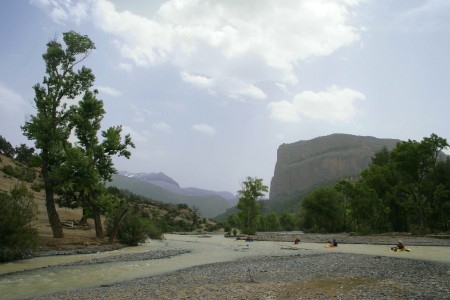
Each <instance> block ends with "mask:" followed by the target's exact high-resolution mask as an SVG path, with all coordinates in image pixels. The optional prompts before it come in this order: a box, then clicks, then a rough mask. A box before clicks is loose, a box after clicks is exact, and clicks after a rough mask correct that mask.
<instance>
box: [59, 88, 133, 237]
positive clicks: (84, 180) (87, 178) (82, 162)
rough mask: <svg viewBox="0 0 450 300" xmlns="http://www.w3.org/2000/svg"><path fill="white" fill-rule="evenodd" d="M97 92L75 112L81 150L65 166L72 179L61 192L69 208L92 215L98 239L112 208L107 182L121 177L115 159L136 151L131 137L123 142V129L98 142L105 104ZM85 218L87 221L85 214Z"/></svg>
mask: <svg viewBox="0 0 450 300" xmlns="http://www.w3.org/2000/svg"><path fill="white" fill-rule="evenodd" d="M96 94H97V91H94V92H91V91H86V92H85V94H84V96H83V99H82V100H81V101H80V102H79V105H78V107H76V108H73V111H74V114H73V116H72V124H73V127H74V128H75V135H76V137H77V138H78V146H77V147H75V148H72V149H70V151H68V155H67V159H66V161H67V163H66V164H65V165H63V166H62V169H63V170H64V175H62V176H61V177H63V178H70V181H68V182H67V183H66V184H64V185H63V186H62V188H61V190H60V192H61V194H62V195H63V199H64V200H65V201H64V202H63V204H64V205H65V206H69V207H78V206H82V207H83V212H84V213H86V212H87V211H89V212H91V214H92V217H93V218H94V222H95V229H96V235H97V237H103V227H102V222H101V219H100V216H101V214H104V213H105V212H106V211H107V210H108V209H109V208H110V207H111V203H110V201H109V200H110V199H111V198H110V197H108V196H107V195H106V194H105V192H106V188H105V187H104V183H103V181H111V175H112V174H115V173H117V170H116V169H115V168H114V164H113V162H112V156H114V155H118V156H125V157H126V158H129V157H130V155H131V153H130V151H129V150H128V147H133V148H134V144H133V143H132V141H131V137H130V135H129V134H127V135H125V137H124V140H123V142H122V138H121V132H122V127H121V126H115V127H110V128H108V129H107V130H106V131H103V132H102V137H103V141H102V142H101V143H100V141H99V139H98V131H99V130H100V128H101V120H102V119H103V116H104V114H105V110H104V108H103V102H102V101H101V100H99V99H97V98H96ZM84 217H87V215H86V214H85V215H84Z"/></svg>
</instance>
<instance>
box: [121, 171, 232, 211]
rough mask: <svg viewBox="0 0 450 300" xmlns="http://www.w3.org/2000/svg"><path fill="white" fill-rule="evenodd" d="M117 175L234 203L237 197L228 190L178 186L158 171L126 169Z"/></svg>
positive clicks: (191, 194) (186, 194) (188, 193)
mask: <svg viewBox="0 0 450 300" xmlns="http://www.w3.org/2000/svg"><path fill="white" fill-rule="evenodd" d="M118 175H122V176H125V177H129V178H134V179H139V180H141V181H145V182H149V183H151V184H153V185H157V186H159V187H162V188H163V189H165V190H168V191H170V192H173V193H177V194H181V195H185V196H201V197H206V196H213V195H215V196H220V197H222V198H224V199H226V200H228V201H230V202H232V203H233V204H235V203H236V201H237V200H236V199H237V197H236V196H235V195H233V194H232V193H230V192H224V191H222V192H217V191H210V190H205V189H201V188H196V187H185V188H183V187H180V185H179V184H178V182H176V181H175V180H173V179H172V178H170V177H169V176H167V175H166V174H164V173H162V172H159V173H130V172H127V171H120V172H119V174H118Z"/></svg>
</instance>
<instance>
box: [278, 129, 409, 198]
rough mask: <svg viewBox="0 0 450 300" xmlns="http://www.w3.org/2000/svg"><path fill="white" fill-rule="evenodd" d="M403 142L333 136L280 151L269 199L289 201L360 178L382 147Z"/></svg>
mask: <svg viewBox="0 0 450 300" xmlns="http://www.w3.org/2000/svg"><path fill="white" fill-rule="evenodd" d="M398 142H400V140H395V139H379V138H375V137H370V136H355V135H350V134H331V135H328V136H323V137H318V138H315V139H312V140H306V141H298V142H295V143H292V144H282V145H280V146H279V147H278V151H277V162H276V165H275V171H274V176H273V177H272V181H271V183H270V194H269V198H270V199H271V200H272V199H276V198H280V197H286V196H287V197H289V196H292V195H294V194H296V193H299V192H302V191H304V190H307V189H309V188H311V187H313V186H317V185H319V184H321V183H326V182H331V181H334V180H338V179H340V178H344V177H351V176H357V175H359V173H360V172H361V170H363V169H364V168H366V167H368V165H369V163H370V161H371V158H372V156H373V155H374V154H375V152H377V151H379V150H380V149H381V148H382V147H383V146H386V147H387V148H388V149H389V150H391V149H392V148H394V147H395V145H396V144H397V143H398Z"/></svg>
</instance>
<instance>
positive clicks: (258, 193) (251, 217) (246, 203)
mask: <svg viewBox="0 0 450 300" xmlns="http://www.w3.org/2000/svg"><path fill="white" fill-rule="evenodd" d="M268 190H269V187H268V186H267V185H264V184H263V182H262V179H261V178H256V177H255V178H253V177H247V180H245V181H243V182H242V190H239V191H238V194H239V202H238V204H237V208H238V210H239V213H238V217H239V220H240V222H241V226H242V232H244V233H247V234H254V233H255V232H256V228H257V225H258V217H259V206H258V203H257V201H258V200H259V198H261V197H262V196H264V192H267V191H268Z"/></svg>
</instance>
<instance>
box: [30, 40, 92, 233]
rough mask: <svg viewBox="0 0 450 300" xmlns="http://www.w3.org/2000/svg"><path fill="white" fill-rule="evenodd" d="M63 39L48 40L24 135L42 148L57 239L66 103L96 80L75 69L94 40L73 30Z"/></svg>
mask: <svg viewBox="0 0 450 300" xmlns="http://www.w3.org/2000/svg"><path fill="white" fill-rule="evenodd" d="M63 40H64V43H65V44H66V47H65V48H64V49H63V45H62V44H60V43H59V42H58V41H56V40H52V41H50V42H49V43H47V51H46V52H45V53H44V54H43V55H42V57H43V59H44V62H45V66H46V69H45V73H46V75H45V76H44V79H43V81H42V84H40V83H38V84H36V85H35V86H34V87H33V88H34V92H35V97H34V103H35V106H36V109H37V113H36V115H32V116H31V118H30V120H29V121H27V122H26V123H25V125H24V126H23V127H22V130H23V132H24V135H25V136H27V137H28V139H30V140H34V141H35V147H36V148H37V149H40V150H41V151H40V158H41V170H42V177H43V181H44V189H45V200H46V207H47V214H48V218H49V222H50V226H51V228H52V231H53V237H55V238H62V237H63V236H64V233H63V230H62V227H61V223H60V219H59V215H58V213H57V211H56V206H55V199H54V191H55V188H56V187H57V186H58V185H59V184H60V183H61V181H60V179H59V178H57V176H55V175H56V173H57V169H58V167H59V166H60V165H61V164H62V163H63V161H64V156H65V149H66V148H67V146H68V141H67V140H68V138H69V135H70V132H71V128H70V119H71V118H70V117H71V115H72V113H73V110H72V109H71V108H70V107H68V105H67V103H68V102H69V101H70V100H73V99H75V98H76V97H77V96H79V95H82V94H83V93H84V92H85V91H87V90H88V89H89V88H90V87H91V86H92V85H93V83H94V80H95V77H94V75H93V73H92V71H91V70H90V69H88V68H86V67H84V66H83V67H81V68H79V69H78V70H76V66H77V65H78V64H79V63H80V62H82V61H83V60H84V59H85V58H86V57H87V56H88V55H89V53H90V52H91V51H92V50H93V49H95V46H94V43H93V42H92V41H91V40H90V39H89V38H88V37H87V36H83V35H80V34H78V33H75V32H73V31H70V32H65V33H63Z"/></svg>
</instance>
